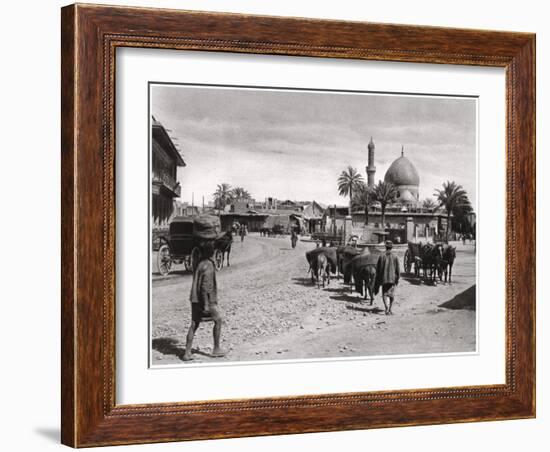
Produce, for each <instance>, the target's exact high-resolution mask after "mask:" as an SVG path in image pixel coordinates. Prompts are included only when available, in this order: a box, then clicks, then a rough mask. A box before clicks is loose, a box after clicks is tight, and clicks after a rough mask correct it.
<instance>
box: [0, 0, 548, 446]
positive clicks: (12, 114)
mask: <svg viewBox="0 0 550 452" xmlns="http://www.w3.org/2000/svg"><path fill="white" fill-rule="evenodd" d="M90 1H92V2H93V0H90ZM104 1H105V0H104ZM112 1H113V2H117V3H119V4H126V5H131V4H134V5H141V6H156V7H171V8H187V9H210V10H219V11H233V12H244V13H259V14H276V15H295V16H311V17H324V18H331V19H349V20H366V21H380V22H395V23H413V24H426V25H442V26H464V27H471V28H492V29H503V30H506V29H508V30H518V31H532V32H537V33H538V38H537V48H538V61H537V67H538V74H537V80H538V101H537V105H538V125H539V127H537V133H538V148H539V149H548V148H549V147H550V142H549V138H550V130H549V129H548V127H542V125H543V124H548V121H549V118H548V111H549V107H550V97H549V89H550V65H549V62H548V55H550V30H549V29H548V13H547V11H546V10H545V9H546V2H541V1H534V0H524V1H522V2H521V4H520V3H518V2H517V1H514V2H512V1H505V0H500V1H496V0H493V1H487V2H480V1H468V0H465V1H462V2H440V1H435V0H434V1H426V2H422V1H416V2H410V1H406V0H399V1H393V2H391V3H388V2H368V3H366V2H357V1H353V0H340V1H338V2H333V1H328V0H320V1H316V2H311V1H302V2H300V1H296V0H279V1H277V2H275V1H271V2H262V1H259V0H250V1H238V0H232V1H230V0H201V1H199V0H194V1H176V0H158V1H153V0H127V1H126V0H112ZM64 3H65V2H61V1H57V0H49V1H38V0H28V1H25V2H15V1H14V2H5V3H4V4H3V5H2V17H3V18H4V20H3V21H2V27H0V33H2V40H1V41H0V42H2V57H3V58H2V61H3V63H4V64H3V66H2V71H1V73H0V74H1V75H0V77H2V85H3V87H4V90H3V93H2V106H3V108H2V110H1V113H0V115H1V116H2V117H1V121H0V124H2V127H3V128H2V130H3V131H4V139H3V141H2V143H3V144H4V149H13V150H15V151H14V152H3V153H2V159H3V167H4V168H25V176H26V178H25V181H24V182H22V180H21V172H17V171H4V172H3V175H2V178H1V183H2V191H1V193H3V194H4V195H5V196H4V197H3V198H2V213H3V215H4V218H6V219H8V218H9V219H12V218H17V222H18V228H17V230H18V234H17V236H14V235H13V228H12V227H11V222H10V221H3V222H1V224H2V226H1V227H2V237H3V238H4V240H3V241H2V243H3V245H4V246H3V248H2V254H3V259H2V261H1V262H2V263H1V266H2V269H1V270H2V271H1V273H0V274H1V275H2V282H3V292H2V296H1V299H2V318H3V327H2V329H1V334H2V342H1V343H2V345H3V347H2V360H3V366H2V383H3V384H2V385H1V389H0V391H1V395H0V400H1V401H2V411H1V413H2V418H3V428H2V449H3V450H8V451H23V450H25V451H41V452H46V451H49V450H67V449H64V448H63V447H62V446H60V445H59V444H58V443H59V439H58V435H59V428H58V425H59V404H60V403H59V400H60V396H59V367H60V360H61V357H60V355H59V348H60V345H59V328H60V327H59V317H60V316H59V296H60V295H59V293H60V285H59V281H60V276H61V275H60V271H61V270H60V267H59V249H60V240H59V236H60V233H59V230H60V224H59V215H60V214H59V205H60V202H59V198H60V196H59V190H60V184H59V167H60V163H59V85H60V83H59V7H60V6H61V5H62V4H64ZM6 124H9V128H8V127H6V126H5V125H6ZM7 132H9V133H7ZM20 137H25V138H26V140H25V144H24V145H22V144H21V141H20ZM6 140H7V142H6ZM6 159H7V161H6ZM549 165H550V157H549V156H548V153H547V152H546V153H544V152H539V159H538V167H539V170H540V169H544V168H548V167H549ZM549 184H550V178H546V179H544V180H543V179H542V178H540V179H539V184H538V190H539V194H538V199H539V200H544V199H550V198H549V197H550V191H549V187H550V185H549ZM13 187H17V190H18V191H17V196H6V194H8V193H12V192H13ZM22 200H25V202H22ZM29 202H31V203H32V205H33V209H32V216H33V217H34V218H29V216H28V214H29V209H28V208H27V207H26V206H27V205H28V203H29ZM343 203H344V201H343ZM37 218H39V220H37ZM538 218H539V220H538V221H539V225H540V226H543V225H546V224H548V220H550V217H549V216H548V208H547V203H546V206H545V205H544V204H543V202H539V211H538ZM28 237H33V238H34V239H33V240H26V238H28ZM37 237H39V240H36V238H37ZM549 252H550V250H549V249H548V243H547V242H546V243H542V240H540V241H539V250H538V255H539V257H540V258H539V262H538V265H539V267H538V270H539V272H538V273H539V275H546V274H547V272H548V264H547V263H545V262H544V260H543V256H548V254H549ZM545 279H546V281H545ZM547 280H548V278H539V285H538V292H539V296H538V300H539V303H538V306H539V310H538V314H537V318H538V323H539V328H538V364H537V370H538V381H539V387H538V418H537V419H536V420H524V421H507V422H490V423H476V424H461V425H446V426H427V427H411V428H399V429H384V430H372V431H353V432H339V433H322V434H307V435H292V436H279V437H266V438H244V439H234V440H226V441H207V442H195V443H186V444H163V445H147V446H134V447H130V448H128V447H118V448H116V449H113V450H115V451H120V452H122V451H126V450H128V451H176V450H178V451H202V452H206V451H239V452H248V451H257V450H262V451H264V452H269V451H280V450H289V451H290V450H315V451H344V450H345V451H364V450H367V449H370V450H381V451H393V450H406V451H407V452H415V451H422V452H429V451H441V450H444V451H445V452H458V451H460V452H463V451H466V450H480V449H481V448H484V449H488V450H497V451H499V452H508V451H514V452H515V451H517V450H532V451H542V450H547V440H546V444H545V445H543V444H542V439H543V435H544V436H546V435H547V432H548V430H550V418H549V410H548V405H549V400H548V393H549V391H548V389H547V388H548V386H549V385H550V378H549V376H548V362H549V359H550V358H549V355H550V354H549V353H548V346H549V334H548V333H547V330H548V328H545V329H543V328H541V326H543V325H545V324H546V323H548V321H549V320H550V319H549V314H550V309H549V308H548V303H547V301H548V300H544V298H545V295H546V294H547V292H548V291H547V289H548V282H547ZM546 298H547V297H546ZM545 330H546V331H545ZM354 378H368V376H365V375H357V376H354Z"/></svg>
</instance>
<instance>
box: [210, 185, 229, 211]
mask: <svg viewBox="0 0 550 452" xmlns="http://www.w3.org/2000/svg"><path fill="white" fill-rule="evenodd" d="M213 196H214V205H215V206H216V209H218V210H222V209H224V208H225V206H226V205H227V204H229V203H230V202H231V200H232V199H233V195H232V191H231V185H229V184H226V183H223V184H218V186H217V188H216V191H215V192H214V195H213Z"/></svg>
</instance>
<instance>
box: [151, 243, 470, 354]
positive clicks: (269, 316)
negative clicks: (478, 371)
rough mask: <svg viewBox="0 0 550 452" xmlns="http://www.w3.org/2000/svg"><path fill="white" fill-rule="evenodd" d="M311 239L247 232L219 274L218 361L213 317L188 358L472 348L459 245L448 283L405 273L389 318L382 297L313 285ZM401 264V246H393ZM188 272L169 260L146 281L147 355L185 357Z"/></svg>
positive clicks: (465, 249)
mask: <svg viewBox="0 0 550 452" xmlns="http://www.w3.org/2000/svg"><path fill="white" fill-rule="evenodd" d="M313 247H314V245H313V244H312V243H309V242H298V246H297V247H296V249H294V250H293V249H292V248H291V247H290V239H289V238H288V237H285V238H267V237H260V236H258V235H255V234H250V235H248V236H247V237H246V239H245V241H244V243H242V244H241V242H240V239H237V240H236V241H235V242H234V244H233V248H232V252H231V267H224V268H223V269H222V270H221V271H220V272H218V275H217V276H218V290H219V299H220V307H221V308H222V311H223V313H224V320H225V323H224V327H223V330H222V347H223V348H224V349H225V350H226V351H228V354H227V356H226V357H224V358H212V357H210V352H211V350H212V324H211V323H203V324H202V325H201V327H200V329H199V331H198V332H197V335H196V337H195V341H194V343H193V349H194V362H217V361H253V360H263V359H304V358H327V357H343V356H366V355H369V356H370V355H388V354H408V353H415V354H418V353H448V352H464V351H474V350H475V337H476V334H475V328H476V316H475V254H474V248H473V245H466V246H462V245H459V247H458V250H457V259H456V261H455V267H454V269H453V283H452V284H450V285H449V284H439V285H437V286H435V287H434V286H431V285H426V284H423V283H422V284H421V283H420V281H418V280H417V279H414V278H408V277H406V276H403V277H402V278H401V281H400V284H399V286H398V288H397V291H396V303H395V304H394V309H393V311H394V315H393V316H386V315H384V312H383V304H382V299H381V296H380V294H379V295H378V296H377V297H376V298H375V301H374V304H373V306H370V304H369V303H368V302H364V301H362V299H361V297H360V295H359V294H357V293H355V292H354V293H351V291H350V289H349V288H348V287H346V286H344V285H343V284H342V280H341V279H340V280H336V279H333V280H331V283H330V285H329V286H327V287H326V288H324V289H323V288H321V289H318V288H317V286H313V285H312V284H311V281H310V278H309V276H308V274H307V271H308V266H307V262H306V259H305V256H304V253H305V252H306V251H307V250H309V249H312V248H313ZM397 254H398V256H399V258H400V261H401V262H402V254H403V250H397ZM191 280H192V278H191V275H190V274H188V273H186V272H185V271H184V270H183V267H182V268H181V269H180V267H176V269H175V271H173V272H172V274H171V275H170V276H168V277H166V278H161V277H158V276H154V278H153V287H152V289H153V290H152V295H153V304H152V319H153V322H152V324H153V326H152V348H153V352H152V362H153V364H154V365H162V364H179V363H183V361H182V360H181V358H182V357H183V353H184V351H185V335H186V333H187V328H188V325H189V322H190V306H189V301H188V298H189V291H190V288H191Z"/></svg>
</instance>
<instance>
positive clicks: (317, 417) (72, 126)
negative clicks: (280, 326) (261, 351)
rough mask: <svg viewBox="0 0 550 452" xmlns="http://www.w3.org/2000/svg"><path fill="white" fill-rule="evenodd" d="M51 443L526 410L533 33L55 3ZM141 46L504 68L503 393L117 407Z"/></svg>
mask: <svg viewBox="0 0 550 452" xmlns="http://www.w3.org/2000/svg"><path fill="white" fill-rule="evenodd" d="M61 34H62V68H61V69H62V149H61V154H62V195H61V198H62V331H61V332H62V349H61V353H62V365H61V377H62V378H61V385H62V433H61V436H62V442H63V443H64V444H66V445H70V446H73V447H85V446H100V445H113V444H131V443H149V442H161V441H180V440H197V439H211V438H227V437H238V436H254V435H273V434H286V433H301V432H320V431H336V430H350V429H365V428H377V427H391V426H404V425H425V424H442V423H451V422H469V421H485V420H501V419H519V418H530V417H534V416H535V35H533V34H528V33H509V32H495V31H482V30H465V29H449V28H436V27H420V26H408V25H389V24H374V23H356V22H339V21H328V20H313V19H298V18H280V17H263V16H247V15H237V14H219V13H206V12H188V11H175V10H161V9H143V8H139V9H138V8H125V7H108V6H92V5H78V4H77V5H71V6H67V7H64V8H63V9H62V29H61ZM118 47H147V48H155V49H156V48H163V49H180V50H202V51H205V50H206V51H215V52H240V53H257V54H273V55H299V56H314V57H328V58H352V59H364V60H383V61H394V62H419V63H439V64H461V65H474V66H494V67H502V68H505V70H506V191H507V199H506V383H505V384H502V385H491V386H473V387H452V388H438V389H430V388H425V389H415V390H400V391H382V392H364V393H345V394H325V395H323V394H321V395H316V396H299V397H276V398H263V399H243V400H220V401H214V402H212V401H210V402H188V403H186V402H181V403H180V402H177V401H174V402H173V403H164V404H150V405H127V406H121V405H117V404H116V403H115V367H116V362H115V315H116V312H115V287H116V286H115V284H116V279H115V250H114V244H115V170H114V168H115V166H114V159H115V134H114V131H115V124H114V118H115V106H114V83H115V65H116V58H115V50H116V49H117V48H118Z"/></svg>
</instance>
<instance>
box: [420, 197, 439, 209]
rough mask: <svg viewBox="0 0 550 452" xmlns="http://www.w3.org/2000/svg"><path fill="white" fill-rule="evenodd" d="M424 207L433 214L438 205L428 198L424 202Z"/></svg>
mask: <svg viewBox="0 0 550 452" xmlns="http://www.w3.org/2000/svg"><path fill="white" fill-rule="evenodd" d="M422 207H423V208H424V209H426V210H428V211H430V212H431V211H433V210H435V209H436V208H437V203H436V202H435V201H434V200H433V199H432V198H426V199H425V200H424V201H422Z"/></svg>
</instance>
